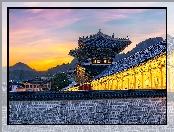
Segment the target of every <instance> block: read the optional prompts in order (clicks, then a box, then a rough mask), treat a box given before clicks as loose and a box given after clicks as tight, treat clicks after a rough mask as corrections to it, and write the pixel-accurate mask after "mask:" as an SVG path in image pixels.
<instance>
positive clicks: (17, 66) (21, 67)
mask: <svg viewBox="0 0 174 132" xmlns="http://www.w3.org/2000/svg"><path fill="white" fill-rule="evenodd" d="M14 70H24V71H36V70H34V69H32V68H30V67H29V66H28V65H26V64H24V63H22V62H18V63H16V64H15V65H13V66H10V71H14Z"/></svg>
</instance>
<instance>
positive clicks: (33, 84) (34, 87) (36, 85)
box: [23, 77, 51, 91]
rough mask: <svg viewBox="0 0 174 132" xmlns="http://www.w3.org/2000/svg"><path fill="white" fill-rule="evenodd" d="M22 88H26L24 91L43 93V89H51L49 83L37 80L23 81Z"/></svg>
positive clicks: (40, 79)
mask: <svg viewBox="0 0 174 132" xmlns="http://www.w3.org/2000/svg"><path fill="white" fill-rule="evenodd" d="M23 85H24V88H26V91H44V90H43V89H48V90H50V89H51V81H48V80H45V79H42V78H38V77H36V78H35V79H32V80H28V81H23Z"/></svg>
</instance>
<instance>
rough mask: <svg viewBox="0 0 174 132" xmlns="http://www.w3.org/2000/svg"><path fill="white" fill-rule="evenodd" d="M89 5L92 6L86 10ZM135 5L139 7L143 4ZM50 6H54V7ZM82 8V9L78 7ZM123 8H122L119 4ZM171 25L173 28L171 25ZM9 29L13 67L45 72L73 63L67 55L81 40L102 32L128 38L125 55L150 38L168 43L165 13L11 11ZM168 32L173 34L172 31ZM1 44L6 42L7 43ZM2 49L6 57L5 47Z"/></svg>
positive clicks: (147, 11)
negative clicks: (80, 38)
mask: <svg viewBox="0 0 174 132" xmlns="http://www.w3.org/2000/svg"><path fill="white" fill-rule="evenodd" d="M42 3H44V2H42ZM9 4H11V3H4V4H2V5H3V7H5V6H6V7H7V6H9ZM20 4H21V6H26V5H27V6H30V7H33V6H37V5H39V3H26V2H25V3H21V2H20ZM11 5H12V4H11ZM59 5H60V6H63V5H64V6H74V5H73V4H72V3H59ZM88 5H90V4H89V3H88V4H87V5H86V6H88ZM103 5H104V4H103ZM109 5H110V6H113V4H108V5H105V6H109ZM131 5H133V4H130V3H127V6H128V7H130V6H131ZM134 5H135V6H140V5H143V3H142V4H139V3H137V5H136V4H134ZM149 5H154V3H144V5H143V6H149ZM13 6H15V4H14V5H13ZM40 6H46V5H44V4H41V5H40ZM47 6H53V3H50V5H49V4H47ZM55 6H56V5H55ZM79 6H82V5H81V4H79ZM117 6H119V4H117ZM120 6H123V4H122V3H120ZM161 6H162V4H161ZM4 10H5V9H4ZM3 22H5V20H4V21H3ZM168 25H172V24H171V22H170V21H168ZM4 26H5V25H4ZM9 28H10V30H9V48H10V51H9V61H10V62H9V63H10V66H12V65H14V64H15V63H17V62H23V63H25V64H27V65H29V66H30V67H32V68H34V69H36V70H38V71H42V70H47V69H48V68H50V67H55V66H57V65H61V64H62V63H70V62H71V61H72V59H73V57H71V56H69V55H68V52H69V50H71V49H74V48H77V44H78V42H77V41H78V38H79V36H89V35H90V34H96V33H97V32H98V31H99V29H101V32H103V33H104V34H107V35H110V36H111V35H112V34H113V33H114V34H115V37H127V36H129V38H130V40H131V41H132V44H131V45H130V46H129V47H128V48H127V49H125V51H124V52H127V51H129V50H131V49H132V48H133V47H135V45H136V44H137V43H139V42H141V41H144V40H145V39H148V38H153V37H159V36H160V37H163V38H164V39H165V36H166V13H165V10H162V9H158V10H157V9H155V10H149V9H145V10H144V9H138V10H135V9H134V10H133V9H131V10H130V9H127V10H125V9H111V10H110V9H105V10H100V9H96V10H94V9H90V10H89V9H86V10H84V9H81V10H80V9H78V10H77V9H63V10H61V9H51V10H50V9H43V10H40V9H30V10H29V9H20V10H19V9H17V10H15V9H11V10H10V12H9ZM3 31H4V32H3V33H4V34H5V31H6V29H5V28H3ZM168 31H170V32H171V33H174V32H173V30H168ZM2 41H4V42H5V40H2ZM3 49H4V52H3V54H4V53H6V52H5V46H3ZM5 63H6V62H5V59H4V61H3V62H2V65H3V66H5Z"/></svg>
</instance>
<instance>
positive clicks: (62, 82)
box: [51, 73, 71, 91]
mask: <svg viewBox="0 0 174 132" xmlns="http://www.w3.org/2000/svg"><path fill="white" fill-rule="evenodd" d="M70 83H71V81H69V80H68V77H67V75H66V74H65V73H57V74H56V75H55V76H54V78H53V79H52V86H51V90H58V91H60V90H61V89H62V88H64V87H67V86H68V85H69V84H70Z"/></svg>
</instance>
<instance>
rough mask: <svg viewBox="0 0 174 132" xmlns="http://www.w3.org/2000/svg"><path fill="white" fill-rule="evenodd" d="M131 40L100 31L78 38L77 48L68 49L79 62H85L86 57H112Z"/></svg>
mask: <svg viewBox="0 0 174 132" xmlns="http://www.w3.org/2000/svg"><path fill="white" fill-rule="evenodd" d="M131 43H132V42H131V41H130V40H129V38H128V37H127V38H114V36H112V37H111V36H108V35H106V34H103V33H102V32H100V31H99V32H98V33H97V34H95V35H90V37H88V36H87V37H86V38H84V37H83V38H81V37H80V38H79V40H78V46H79V47H78V48H77V49H75V50H70V52H69V55H71V56H74V57H76V58H78V60H79V62H85V61H87V59H88V58H94V57H96V58H100V57H106V58H114V57H115V55H117V54H119V53H120V52H121V51H123V50H124V49H125V48H126V47H127V46H128V45H130V44H131Z"/></svg>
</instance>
